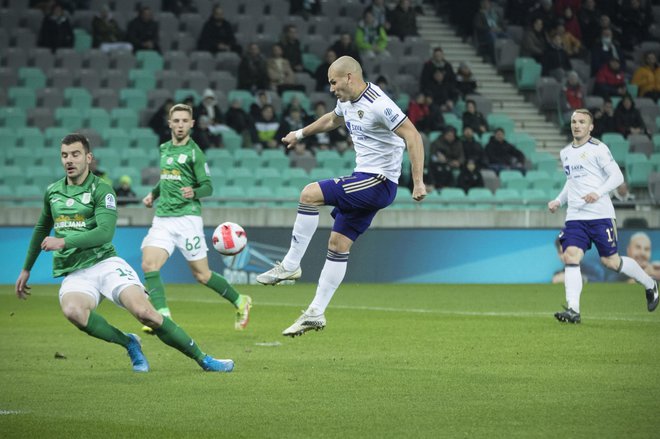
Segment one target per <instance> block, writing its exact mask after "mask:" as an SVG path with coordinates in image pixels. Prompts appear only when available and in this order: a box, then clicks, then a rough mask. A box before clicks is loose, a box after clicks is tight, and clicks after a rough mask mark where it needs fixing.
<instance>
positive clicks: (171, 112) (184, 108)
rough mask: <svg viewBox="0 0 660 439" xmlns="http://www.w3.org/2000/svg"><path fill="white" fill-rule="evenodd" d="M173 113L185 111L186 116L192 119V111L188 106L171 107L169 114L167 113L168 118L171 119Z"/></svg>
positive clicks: (177, 105)
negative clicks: (188, 115)
mask: <svg viewBox="0 0 660 439" xmlns="http://www.w3.org/2000/svg"><path fill="white" fill-rule="evenodd" d="M175 111H187V112H188V114H190V118H192V117H193V109H192V107H191V106H190V105H186V104H176V105H172V108H170V113H169V117H170V118H171V117H172V114H174V112H175Z"/></svg>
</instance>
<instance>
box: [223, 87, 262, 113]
mask: <svg viewBox="0 0 660 439" xmlns="http://www.w3.org/2000/svg"><path fill="white" fill-rule="evenodd" d="M236 99H238V100H240V101H241V106H242V107H243V110H245V111H248V112H249V111H250V105H252V104H253V103H255V102H256V100H255V98H254V96H253V95H252V93H250V92H249V91H247V90H238V89H235V90H229V93H227V102H229V105H230V106H231V103H232V102H234V100H236Z"/></svg>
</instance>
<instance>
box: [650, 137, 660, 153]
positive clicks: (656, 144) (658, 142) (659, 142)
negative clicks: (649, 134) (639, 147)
mask: <svg viewBox="0 0 660 439" xmlns="http://www.w3.org/2000/svg"><path fill="white" fill-rule="evenodd" d="M652 142H653V151H654V152H660V133H658V134H654V135H653V138H652Z"/></svg>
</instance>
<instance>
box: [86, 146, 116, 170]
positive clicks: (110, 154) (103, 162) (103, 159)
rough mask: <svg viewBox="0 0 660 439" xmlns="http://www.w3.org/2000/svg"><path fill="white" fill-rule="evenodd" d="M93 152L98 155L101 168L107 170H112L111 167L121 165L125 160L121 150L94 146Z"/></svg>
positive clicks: (95, 155) (97, 158)
mask: <svg viewBox="0 0 660 439" xmlns="http://www.w3.org/2000/svg"><path fill="white" fill-rule="evenodd" d="M92 154H93V155H94V157H96V160H97V161H98V166H99V168H101V169H103V170H104V171H105V172H111V171H110V170H111V169H115V168H118V167H120V166H121V165H122V162H123V157H122V156H121V155H120V154H119V151H118V150H115V149H113V148H94V149H92Z"/></svg>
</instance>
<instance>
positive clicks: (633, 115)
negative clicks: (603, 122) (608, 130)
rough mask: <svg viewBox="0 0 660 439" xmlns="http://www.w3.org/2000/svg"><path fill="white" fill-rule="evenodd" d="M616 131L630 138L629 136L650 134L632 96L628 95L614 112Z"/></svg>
mask: <svg viewBox="0 0 660 439" xmlns="http://www.w3.org/2000/svg"><path fill="white" fill-rule="evenodd" d="M614 124H615V125H616V130H617V131H618V132H619V133H621V134H623V135H624V137H628V135H629V134H648V133H647V132H646V124H645V123H644V119H643V118H642V114H641V113H640V112H639V110H638V109H637V107H636V106H635V101H634V100H633V98H632V96H630V95H629V94H628V93H626V94H625V95H624V96H623V98H621V102H619V104H618V105H617V106H616V109H615V110H614Z"/></svg>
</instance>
